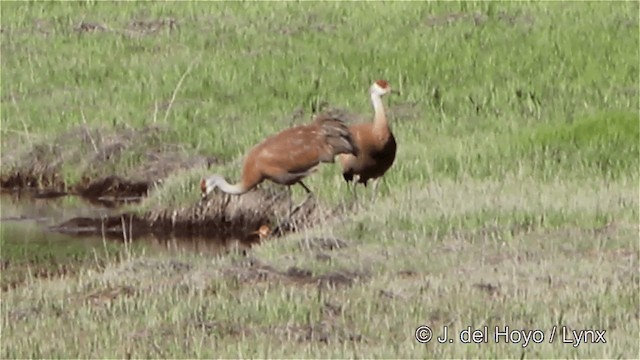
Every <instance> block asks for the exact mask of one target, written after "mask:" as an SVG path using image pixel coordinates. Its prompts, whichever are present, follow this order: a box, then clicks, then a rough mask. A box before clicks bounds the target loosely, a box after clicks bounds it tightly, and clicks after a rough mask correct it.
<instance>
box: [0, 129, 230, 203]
mask: <svg viewBox="0 0 640 360" xmlns="http://www.w3.org/2000/svg"><path fill="white" fill-rule="evenodd" d="M162 133H163V131H162V129H161V128H160V127H158V126H148V127H145V128H141V129H130V128H120V129H117V130H116V131H115V132H114V131H111V132H108V131H106V130H104V129H89V128H87V127H84V126H80V127H76V128H74V129H72V130H69V131H67V132H65V133H63V134H61V135H60V136H58V137H56V138H54V139H44V140H42V141H41V142H38V143H34V144H33V145H32V146H31V148H28V149H22V148H20V149H18V150H17V151H4V152H3V154H2V164H3V168H2V172H1V174H0V188H2V189H3V190H7V189H9V190H10V189H24V188H31V189H38V190H39V191H40V192H41V193H42V194H44V195H43V196H49V195H63V194H78V195H82V196H84V197H90V198H104V197H118V198H130V197H141V196H146V195H147V193H148V192H149V190H150V189H151V188H152V187H153V185H155V184H158V183H160V182H162V180H163V179H164V178H166V177H167V176H168V175H169V174H171V173H173V172H176V171H180V170H186V169H189V168H193V167H203V166H206V167H208V166H210V165H212V164H215V163H219V160H218V159H217V158H214V157H204V156H197V155H192V154H189V151H187V150H186V149H184V148H182V147H181V146H178V145H170V144H169V145H167V144H164V143H163V140H162V138H161V135H162ZM70 139H73V140H71V141H70ZM125 156H129V157H131V156H137V157H138V158H137V159H136V161H135V163H136V164H137V165H136V166H135V167H133V168H132V169H126V176H125V175H124V174H118V173H117V172H116V169H117V168H118V163H119V162H122V160H123V157H125ZM124 159H126V158H124ZM69 163H72V164H74V165H73V168H74V170H77V171H78V172H79V175H80V176H79V178H80V181H78V182H77V183H74V184H68V183H66V182H65V181H64V179H63V177H62V175H61V172H62V171H63V167H64V165H65V164H69Z"/></svg>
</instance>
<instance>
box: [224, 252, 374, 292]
mask: <svg viewBox="0 0 640 360" xmlns="http://www.w3.org/2000/svg"><path fill="white" fill-rule="evenodd" d="M223 273H224V274H225V277H226V278H227V279H228V280H231V281H232V282H234V283H236V284H238V285H240V284H246V283H256V282H266V281H269V282H278V283H286V284H292V285H314V286H317V287H318V288H319V289H335V288H339V287H351V286H353V285H354V284H355V282H357V281H366V279H368V278H369V274H367V273H362V272H356V271H347V270H340V271H334V272H328V273H324V274H319V275H315V274H314V273H313V271H311V270H309V269H304V268H299V267H295V266H292V267H290V268H288V269H287V270H285V271H280V270H277V269H275V268H274V267H273V266H271V265H268V264H265V263H262V262H261V261H259V260H256V259H254V258H251V259H247V260H246V261H244V262H242V263H239V264H235V265H233V266H230V267H228V268H226V269H224V271H223Z"/></svg>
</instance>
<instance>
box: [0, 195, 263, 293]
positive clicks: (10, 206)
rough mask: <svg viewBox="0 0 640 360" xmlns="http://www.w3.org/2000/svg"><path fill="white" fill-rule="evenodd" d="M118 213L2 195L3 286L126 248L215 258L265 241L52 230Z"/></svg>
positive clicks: (83, 203) (75, 202)
mask: <svg viewBox="0 0 640 360" xmlns="http://www.w3.org/2000/svg"><path fill="white" fill-rule="evenodd" d="M118 213H119V209H117V208H113V207H111V208H108V207H105V206H101V205H99V204H95V203H90V202H89V201H87V200H84V199H82V198H80V197H76V196H63V197H58V198H49V199H38V198H35V197H34V196H33V193H30V192H20V193H2V194H0V247H1V248H2V252H1V253H0V265H1V269H2V271H3V276H2V287H3V288H6V287H7V286H9V285H10V284H11V283H16V282H20V281H18V280H20V279H22V280H24V277H25V274H26V273H29V272H31V273H34V269H35V273H36V275H37V273H38V272H39V271H40V272H44V273H46V274H45V275H46V276H50V275H51V273H59V272H60V271H59V270H60V268H61V267H63V268H64V269H67V270H68V269H69V268H70V267H72V266H76V267H77V266H78V265H87V264H94V265H95V264H96V263H99V262H103V260H104V259H106V258H110V259H113V258H114V256H115V255H116V254H117V253H119V252H121V251H122V250H123V249H125V244H126V246H127V248H126V250H127V251H132V252H138V251H139V250H142V249H144V251H145V252H146V253H149V252H152V253H153V252H155V251H159V252H165V251H170V252H171V253H175V252H182V251H188V252H196V253H200V254H207V255H215V254H220V253H222V252H226V250H227V249H229V248H230V247H239V248H240V249H246V248H248V247H249V246H251V244H252V243H254V242H256V241H258V240H259V238H258V235H257V234H251V235H249V236H247V237H246V238H245V239H238V240H240V241H238V240H234V239H232V240H224V241H220V240H218V239H213V238H206V237H191V238H176V237H173V236H172V235H171V234H167V235H166V236H159V235H157V234H156V235H144V236H135V235H134V236H133V237H129V234H122V235H121V236H119V237H116V238H113V237H110V238H104V237H102V236H95V235H86V234H76V235H73V234H62V233H58V232H53V231H51V230H50V229H49V227H51V226H55V225H58V224H61V223H63V222H65V221H67V220H69V219H71V218H75V217H84V218H102V217H107V216H113V215H117V214H118ZM134 233H135V232H134ZM125 239H126V243H125V241H124V240H125ZM114 240H115V241H114ZM27 267H28V268H29V269H27ZM54 270H55V271H54ZM67 270H64V271H62V273H66V272H67ZM43 276H44V275H43Z"/></svg>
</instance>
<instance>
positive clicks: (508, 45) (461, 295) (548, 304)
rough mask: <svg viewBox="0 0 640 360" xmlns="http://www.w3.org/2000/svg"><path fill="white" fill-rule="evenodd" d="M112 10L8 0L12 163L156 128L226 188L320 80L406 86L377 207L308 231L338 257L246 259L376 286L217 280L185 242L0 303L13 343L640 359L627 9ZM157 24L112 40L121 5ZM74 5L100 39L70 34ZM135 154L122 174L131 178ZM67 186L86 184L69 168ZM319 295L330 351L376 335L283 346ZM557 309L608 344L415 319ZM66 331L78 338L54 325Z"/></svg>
mask: <svg viewBox="0 0 640 360" xmlns="http://www.w3.org/2000/svg"><path fill="white" fill-rule="evenodd" d="M118 6H119V7H118V8H117V9H116V8H115V7H114V6H113V5H111V4H94V5H84V4H80V3H65V4H62V5H61V4H30V5H18V4H16V3H4V2H3V4H2V18H1V19H2V28H3V31H4V30H5V29H7V30H6V31H4V32H3V35H2V53H3V56H2V148H1V149H2V152H3V159H5V156H6V155H7V154H9V155H11V152H12V151H17V152H20V151H28V149H29V147H28V146H29V144H31V143H34V142H38V141H42V140H43V139H44V140H46V139H47V138H48V137H51V136H52V135H55V134H56V133H61V132H63V131H66V130H67V129H69V128H70V127H72V126H75V125H81V124H84V122H86V123H87V124H88V125H89V126H96V125H102V126H107V127H114V126H122V125H127V126H132V127H141V126H143V125H149V124H152V123H154V121H155V122H156V123H157V124H161V125H163V126H166V127H168V128H170V129H172V130H173V131H166V132H163V133H161V134H160V135H159V136H160V140H161V141H166V142H171V143H178V144H183V145H185V146H186V147H187V148H189V149H191V150H190V151H192V152H193V153H201V154H215V155H217V156H221V157H223V158H226V159H229V160H232V162H231V163H229V164H228V165H227V166H220V167H219V168H218V169H216V170H220V171H223V170H224V171H226V174H229V175H228V176H229V177H233V178H234V179H235V177H236V176H237V175H238V174H239V171H238V170H239V169H238V161H239V160H240V159H241V156H242V153H243V151H244V150H245V149H247V147H248V146H250V145H251V144H253V143H255V142H257V141H259V140H260V139H261V138H262V137H264V136H265V135H266V134H269V133H272V132H275V131H277V130H278V129H281V128H282V127H284V126H288V125H289V120H288V117H289V115H290V114H291V113H292V112H293V111H294V108H296V107H298V106H301V105H305V106H306V102H307V101H308V100H307V98H308V97H309V93H310V91H311V89H312V83H313V80H314V79H315V78H319V79H320V81H321V83H320V93H319V94H317V95H318V96H320V97H321V98H322V99H324V100H327V101H329V102H330V103H331V104H333V105H336V106H340V107H346V108H349V109H351V110H353V111H355V112H359V113H362V114H369V113H370V109H369V106H370V105H369V104H368V99H367V97H366V92H365V90H366V87H367V86H368V84H369V83H370V82H371V81H372V80H373V79H374V78H380V77H383V78H387V79H388V80H389V81H390V82H391V83H392V85H394V86H396V87H398V88H400V89H401V90H402V91H403V95H402V96H401V97H398V96H396V97H391V96H390V97H389V98H388V99H386V100H385V101H386V102H387V104H388V105H389V107H390V108H391V110H392V111H393V112H394V114H395V115H394V116H393V118H394V123H393V126H394V131H395V133H396V137H397V138H398V141H399V146H400V147H399V150H398V157H397V163H396V165H395V166H394V168H393V171H391V172H390V173H389V174H388V176H386V178H385V183H384V184H383V185H382V186H381V191H382V193H381V195H382V197H381V198H380V199H379V200H378V202H377V203H376V204H375V206H374V205H373V204H371V203H366V204H365V206H364V208H363V209H362V210H361V211H360V212H358V213H357V214H354V215H352V216H351V217H350V218H348V219H345V220H344V221H343V222H338V221H337V220H330V223H328V224H326V226H322V225H321V226H319V227H318V228H316V229H314V230H312V231H311V232H312V233H316V234H333V235H335V236H340V237H342V238H344V239H346V240H347V241H348V243H349V245H350V247H349V248H347V249H344V250H340V251H337V252H333V253H330V256H331V257H332V261H331V262H329V263H326V262H323V261H320V260H318V259H317V258H316V254H315V253H314V252H312V251H308V250H300V249H299V248H298V247H297V246H296V242H297V240H298V237H299V236H298V237H296V236H292V237H291V238H289V239H281V240H278V241H276V242H271V243H267V244H265V245H264V246H261V247H260V248H258V249H256V251H255V256H256V257H257V258H259V259H261V260H262V261H265V262H267V263H271V264H277V267H278V268H279V269H281V270H286V269H287V267H288V266H293V265H296V266H299V267H303V268H308V269H311V270H313V271H314V272H316V273H324V272H327V271H333V270H335V269H346V270H352V271H353V270H359V271H362V272H366V273H368V274H369V278H367V279H366V280H365V282H363V283H361V284H356V285H355V286H353V287H350V288H346V289H342V288H341V289H337V290H333V291H328V292H323V293H322V294H320V295H318V291H317V290H316V289H315V287H313V286H309V287H306V288H301V287H297V286H292V285H286V284H280V283H278V282H274V281H266V282H256V283H253V282H251V283H245V284H243V285H240V286H239V285H238V284H237V283H236V282H234V281H226V280H224V279H223V278H222V277H221V276H220V274H219V272H220V271H221V269H225V268H226V267H228V266H229V264H230V262H231V261H232V260H233V259H229V258H227V259H214V260H211V259H206V258H199V257H194V256H192V255H191V256H187V257H186V258H185V259H182V261H185V262H190V263H192V264H193V266H194V268H192V269H190V270H188V271H186V273H182V274H180V273H177V272H175V270H174V272H170V273H163V272H161V271H160V270H158V268H149V269H147V271H143V270H140V269H137V270H135V272H134V271H133V270H131V266H130V265H131V264H113V266H112V267H111V268H109V269H108V270H107V271H103V272H98V273H94V272H87V273H85V274H83V275H80V276H78V277H75V278H71V279H62V280H50V281H46V282H43V283H34V284H33V285H32V286H29V287H25V288H22V289H19V290H15V291H12V292H9V293H7V294H6V296H3V299H4V301H3V305H5V310H4V311H3V340H5V341H3V350H2V355H3V356H7V357H8V356H29V355H33V356H38V354H47V355H48V356H55V355H59V356H65V357H66V356H122V355H124V352H123V351H129V352H131V353H132V355H133V356H164V357H170V356H176V357H177V356H207V355H208V356H240V355H242V356H252V355H253V356H272V357H277V356H316V357H317V356H355V355H357V356H362V357H372V356H393V355H397V356H401V357H419V356H465V355H466V356H482V357H490V356H500V357H504V356H510V357H515V356H520V355H521V353H522V352H523V351H525V352H526V356H533V357H545V356H554V357H569V356H571V357H573V356H578V357H589V356H590V357H616V356H622V357H629V356H633V355H634V354H637V352H635V351H633V349H637V344H636V342H637V333H638V330H639V329H638V313H637V306H638V296H637V293H638V274H637V269H638V248H637V221H638V216H639V213H638V180H639V176H638V161H637V160H638V141H637V140H638V137H639V134H638V132H639V131H638V116H637V110H638V107H639V102H638V90H637V89H638V22H637V18H635V17H634V16H633V14H637V13H638V6H637V4H634V3H615V4H596V3H580V4H578V3H571V4H569V3H534V4H528V5H526V6H525V5H521V4H505V3H501V4H498V3H493V4H480V3H476V4H471V3H462V4H453V3H429V4H427V3H408V2H405V3H394V4H383V3H375V4H371V3H367V4H364V3H351V4H339V3H329V4H319V3H309V4H305V5H304V6H300V5H296V4H293V3H269V4H255V3H253V4H239V3H189V4H187V3H185V4H181V5H180V6H175V5H174V6H168V5H164V4H160V3H158V4H144V5H135V4H124V3H123V4H119V5H118ZM372 14H373V15H372ZM451 14H458V15H460V16H449V15H451ZM474 14H475V19H476V22H477V23H478V24H479V25H476V24H475V23H474V20H473V19H474ZM168 16H171V17H174V18H175V19H176V20H177V21H178V24H179V29H178V30H177V31H173V32H168V31H166V30H163V31H160V32H159V33H157V34H148V35H140V34H136V33H133V32H127V31H125V28H126V27H127V24H128V23H129V22H130V21H131V20H132V19H134V18H135V19H152V20H153V19H158V18H164V17H168ZM83 18H84V19H85V20H86V21H89V22H100V23H104V24H107V25H108V26H109V28H111V29H113V31H109V32H104V33H100V32H98V33H85V34H82V35H80V36H78V35H77V34H76V33H74V32H73V30H72V29H73V26H74V24H76V23H77V22H78V21H80V20H82V19H83ZM38 19H40V22H39V23H41V24H42V25H41V28H42V29H44V30H43V31H47V32H48V35H47V36H45V35H43V34H42V33H40V32H39V30H37V29H36V25H35V24H36V22H35V21H36V20H38ZM446 19H449V20H451V22H450V23H447V21H446ZM305 24H310V25H309V26H305ZM190 66H192V68H191V70H190V72H189V74H187V75H186V77H185V80H184V82H183V84H182V86H181V88H180V89H179V90H180V91H179V92H178V94H177V97H176V100H175V101H174V103H173V106H172V107H171V111H170V112H169V113H168V116H166V118H165V110H164V107H166V106H165V105H166V104H167V103H168V102H169V101H170V99H171V97H172V94H173V92H174V90H175V88H176V85H177V83H178V82H179V80H180V78H181V77H182V76H183V74H184V73H185V71H187V69H189V67H190ZM436 89H437V91H436ZM436 93H437V94H438V95H436ZM470 99H473V100H470ZM156 104H158V107H159V109H160V110H159V111H158V114H157V116H154V112H155V111H154V109H155V105H156ZM82 113H84V118H85V119H84V120H83V116H82ZM17 145H24V146H27V147H21V146H17ZM71 145H72V144H71ZM136 158H137V156H136V154H135V153H131V154H128V155H127V156H125V157H124V158H123V160H122V161H121V162H119V163H116V164H115V169H116V170H117V171H118V172H119V173H120V174H122V175H126V174H127V169H128V168H130V167H131V166H133V165H135V161H136ZM6 159H13V158H6ZM4 161H5V160H3V171H6V169H7V166H6V165H5V164H8V163H6V162H4ZM7 161H8V160H7ZM96 171H98V172H99V171H104V170H100V169H97V170H96ZM203 173H204V170H201V169H196V170H193V171H191V172H188V173H180V174H176V175H175V176H174V177H173V178H172V179H170V180H169V181H168V183H167V185H166V186H165V187H164V188H161V189H159V190H158V191H157V193H156V194H154V195H153V196H152V197H151V198H150V199H149V200H148V201H147V202H146V203H145V204H143V209H145V208H147V209H148V208H157V207H166V206H187V205H189V204H190V203H191V202H192V201H193V199H194V198H196V197H197V192H196V189H195V184H196V180H197V178H198V177H199V176H201V175H202V174H203ZM64 176H66V177H68V179H69V180H71V181H73V180H75V179H77V178H78V177H79V176H80V174H79V173H78V172H77V171H76V170H75V169H74V167H73V164H67V165H66V167H65V169H64ZM308 185H309V186H310V187H312V188H313V189H314V190H315V192H316V194H317V197H318V198H319V199H321V201H323V202H325V203H327V204H330V203H335V202H338V201H340V200H341V198H342V197H343V196H344V194H346V193H347V189H346V188H345V187H344V185H343V184H342V180H341V177H340V176H339V175H338V173H337V169H336V168H335V167H332V166H326V167H324V168H322V170H321V171H320V173H319V174H317V175H316V176H314V177H313V178H311V179H310V180H309V182H308ZM336 189H337V190H336ZM296 191H298V190H296ZM336 225H337V226H336ZM139 261H142V260H139ZM146 261H148V260H146ZM159 261H160V262H161V263H166V262H167V261H168V260H167V259H161V260H159ZM133 264H137V262H134V263H133ZM143 269H144V267H143ZM401 270H411V271H414V272H416V274H415V275H413V276H400V275H399V274H398V271H401ZM161 275H162V276H161ZM485 283H488V284H491V285H493V286H495V287H497V289H498V290H497V291H493V290H490V291H487V289H492V288H491V287H490V286H486V285H485V286H484V287H483V286H480V285H479V284H485ZM120 284H126V285H130V286H133V287H134V288H135V289H137V290H139V291H140V292H138V293H135V294H133V295H132V296H130V297H116V300H115V301H114V302H111V303H107V304H106V305H104V306H100V305H99V304H98V305H96V304H93V305H89V304H82V303H79V302H77V301H76V299H77V298H79V297H81V296H82V294H86V293H89V292H91V291H94V290H100V289H104V288H107V287H109V286H117V285H120ZM483 289H484V290H483ZM319 296H320V297H319ZM325 302H329V303H331V304H340V305H341V306H342V310H343V311H342V312H338V314H334V315H331V316H330V315H326V314H325V315H322V316H324V318H323V321H324V322H323V324H324V326H325V327H326V328H327V329H333V331H330V333H331V334H333V335H331V336H330V341H334V340H341V339H342V340H344V339H345V338H346V337H348V336H346V335H345V336H342V337H341V336H340V335H339V334H340V333H341V332H343V331H344V332H347V333H352V334H358V335H361V336H362V338H363V339H364V340H365V341H366V342H364V343H359V342H354V341H344V342H339V343H336V345H326V344H324V343H323V342H318V341H314V340H303V341H295V339H296V337H298V336H305V334H307V333H308V332H307V331H306V330H305V324H309V323H312V324H317V323H320V320H321V319H320V316H321V315H320V314H321V311H320V310H321V309H322V308H323V306H324V304H325ZM33 309H35V310H33ZM25 312H26V313H28V314H30V315H29V316H28V317H25V318H21V317H20V316H19V314H21V313H25ZM16 314H18V315H16ZM107 320H108V321H107ZM557 323H560V324H566V325H569V326H571V327H572V328H574V329H575V328H598V329H600V328H602V329H606V330H607V340H608V343H607V344H605V345H603V344H598V345H587V346H580V347H578V348H572V347H571V346H569V345H567V344H555V345H549V344H544V345H536V344H534V345H530V346H529V347H527V348H526V349H524V350H523V348H522V347H521V346H518V345H508V346H507V345H504V344H500V345H496V344H491V343H490V344H484V345H480V346H476V345H460V344H454V345H450V346H446V345H438V344H429V345H427V346H424V345H420V344H417V343H416V342H415V341H414V340H413V330H414V328H415V327H416V326H418V325H419V324H430V325H433V326H434V327H438V326H442V325H443V324H450V326H451V328H452V329H455V331H459V330H460V329H462V328H464V327H466V326H477V327H479V326H482V325H484V324H487V325H490V326H495V325H500V326H503V325H509V326H511V327H516V328H534V329H535V328H540V329H545V330H547V329H549V328H550V327H551V326H552V325H553V324H557ZM374 324H377V325H374ZM59 328H65V329H68V331H67V336H66V337H64V338H59V337H56V338H55V339H54V338H52V337H51V336H50V334H51V333H52V330H54V329H59ZM327 331H328V330H327ZM242 334H243V336H244V337H243V338H242V340H241V341H238V340H240V339H241V338H240V337H239V336H241V335H242ZM27 335H28V336H27ZM81 339H82V340H83V341H80V340H81ZM123 344H124V346H123ZM282 344H286V345H285V346H283V345H282Z"/></svg>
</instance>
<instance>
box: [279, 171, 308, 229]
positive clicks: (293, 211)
mask: <svg viewBox="0 0 640 360" xmlns="http://www.w3.org/2000/svg"><path fill="white" fill-rule="evenodd" d="M298 184H300V185H301V186H302V187H303V188H304V190H305V191H306V192H307V197H306V198H305V199H304V200H303V201H302V202H301V203H300V204H298V205H296V207H295V208H292V205H293V200H292V196H291V187H290V186H289V214H288V215H287V216H286V217H285V218H284V219H282V221H280V223H279V224H278V225H277V226H276V227H275V228H274V229H273V231H272V233H274V234H277V233H279V232H280V229H281V228H282V226H283V225H284V224H287V223H289V222H290V221H291V217H292V216H293V214H295V213H296V212H297V211H298V210H300V209H301V208H302V207H303V206H304V204H306V202H307V201H309V199H311V198H312V197H313V192H311V190H309V188H308V187H307V186H306V185H305V184H304V183H303V182H302V181H298Z"/></svg>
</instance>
